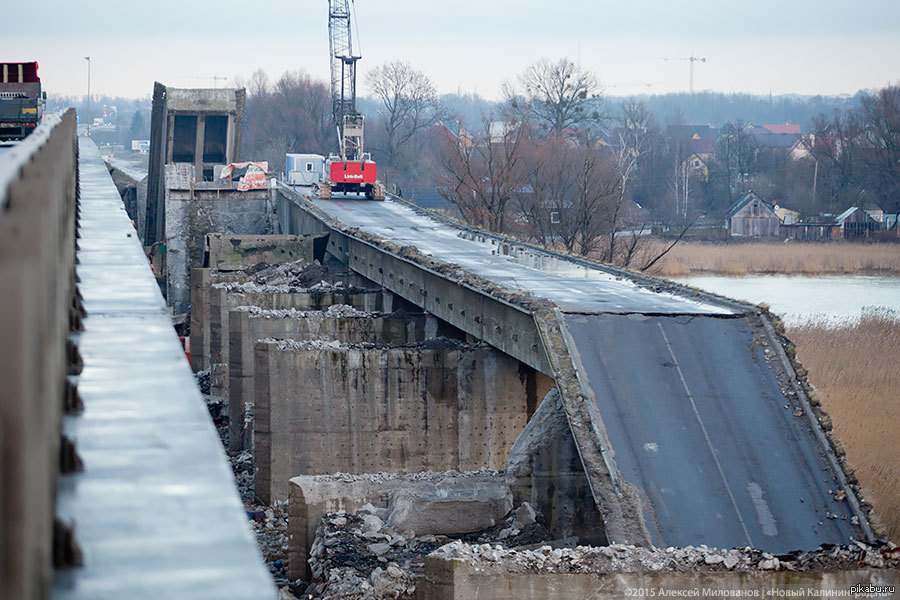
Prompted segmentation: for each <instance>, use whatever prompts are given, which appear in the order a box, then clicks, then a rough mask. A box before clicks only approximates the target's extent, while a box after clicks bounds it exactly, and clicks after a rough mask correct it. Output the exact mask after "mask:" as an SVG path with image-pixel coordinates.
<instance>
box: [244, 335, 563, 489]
mask: <svg viewBox="0 0 900 600" xmlns="http://www.w3.org/2000/svg"><path fill="white" fill-rule="evenodd" d="M255 371H256V376H255V378H256V392H255V409H254V410H255V423H256V425H255V436H254V455H255V459H256V494H257V496H258V497H259V498H260V499H261V500H264V501H267V502H268V501H272V500H283V499H286V498H287V492H288V486H287V481H288V479H289V478H290V477H293V476H296V475H301V474H310V475H312V474H319V473H334V472H349V473H357V474H359V473H372V472H379V471H387V472H394V473H403V472H415V471H444V470H450V469H453V470H475V469H479V468H482V467H489V468H494V469H502V468H503V466H504V465H505V464H506V459H507V456H508V454H509V450H510V448H511V447H512V445H513V443H514V442H515V440H516V439H517V438H518V436H519V433H520V432H521V431H522V429H523V428H524V427H525V424H526V423H527V422H528V419H529V417H530V416H531V415H530V413H529V410H528V409H529V406H528V405H529V401H528V398H529V392H528V389H527V388H528V385H529V379H528V377H524V376H523V377H520V375H519V365H518V361H516V360H515V359H513V358H511V357H508V356H506V355H504V354H502V353H500V352H498V351H497V350H494V349H492V348H488V347H473V346H469V345H464V344H454V345H451V346H449V347H445V348H428V347H427V346H425V347H411V348H375V349H367V348H353V347H349V348H348V347H343V348H327V349H315V348H303V347H302V346H301V347H297V346H294V345H291V344H288V343H283V342H281V343H279V342H268V343H265V342H259V343H257V344H256V367H255ZM532 385H536V386H537V389H536V390H532V397H533V394H534V393H536V392H537V393H545V392H546V390H547V389H549V387H550V386H551V385H552V382H551V381H550V380H549V379H547V378H542V379H541V380H540V382H539V383H533V384H532Z"/></svg>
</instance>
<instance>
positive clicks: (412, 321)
mask: <svg viewBox="0 0 900 600" xmlns="http://www.w3.org/2000/svg"><path fill="white" fill-rule="evenodd" d="M339 314H341V313H340V311H337V312H329V311H327V310H326V311H297V310H293V309H287V310H283V309H274V310H269V309H261V308H258V307H248V306H241V307H237V308H234V309H231V310H230V311H229V330H230V332H229V338H228V339H229V345H230V349H229V352H228V363H229V364H228V405H229V423H230V426H231V430H232V434H233V437H232V443H233V444H235V448H240V447H242V446H246V445H248V444H249V435H246V434H245V435H243V436H239V435H235V434H236V433H237V432H239V431H240V428H241V424H242V423H243V418H242V414H243V413H244V411H245V406H247V405H248V404H249V405H252V404H253V387H254V375H255V361H254V357H253V346H254V343H255V342H256V341H257V340H261V339H265V338H273V339H283V340H296V341H303V340H325V341H327V340H336V341H339V342H341V343H349V344H358V343H373V344H390V345H403V344H407V343H414V342H416V341H420V340H421V339H423V334H422V329H423V323H424V321H425V317H424V315H420V316H415V315H413V316H410V317H409V318H398V317H386V316H384V315H380V314H377V315H374V316H364V315H358V316H348V317H342V316H335V315H339Z"/></svg>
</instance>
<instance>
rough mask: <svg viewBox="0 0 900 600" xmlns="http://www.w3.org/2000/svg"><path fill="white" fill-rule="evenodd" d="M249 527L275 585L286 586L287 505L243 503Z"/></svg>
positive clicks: (283, 503)
mask: <svg viewBox="0 0 900 600" xmlns="http://www.w3.org/2000/svg"><path fill="white" fill-rule="evenodd" d="M244 509H245V510H246V511H247V517H248V518H249V519H250V525H251V526H252V527H253V531H254V533H255V534H256V543H257V544H258V545H259V549H260V552H261V553H262V557H263V560H264V561H265V562H266V565H268V567H269V571H270V572H271V573H272V577H273V578H274V579H275V584H276V585H277V586H278V587H284V586H286V585H287V584H288V575H287V568H288V531H287V525H288V503H287V501H283V502H279V501H275V502H274V503H273V504H272V506H263V505H259V504H248V503H247V502H245V503H244Z"/></svg>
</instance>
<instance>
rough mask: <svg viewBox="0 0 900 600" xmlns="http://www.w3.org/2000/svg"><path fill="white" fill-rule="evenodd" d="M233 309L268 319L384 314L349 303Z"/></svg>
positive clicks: (354, 317) (368, 316) (355, 316)
mask: <svg viewBox="0 0 900 600" xmlns="http://www.w3.org/2000/svg"><path fill="white" fill-rule="evenodd" d="M231 310H233V311H237V312H246V313H250V314H251V315H252V316H254V317H264V318H266V319H309V318H316V317H328V318H344V319H356V318H363V317H366V318H371V317H380V316H382V315H381V313H370V312H366V311H363V310H358V309H356V308H353V307H352V306H350V305H348V304H332V305H331V306H329V307H328V308H327V309H325V310H297V309H296V308H286V309H278V308H276V309H272V308H260V307H259V306H236V307H234V308H232V309H231Z"/></svg>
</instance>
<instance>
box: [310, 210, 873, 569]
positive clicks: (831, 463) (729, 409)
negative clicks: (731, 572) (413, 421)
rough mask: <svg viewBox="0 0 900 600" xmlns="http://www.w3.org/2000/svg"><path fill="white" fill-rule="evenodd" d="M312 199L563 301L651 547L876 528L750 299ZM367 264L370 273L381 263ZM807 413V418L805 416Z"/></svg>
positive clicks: (812, 541)
mask: <svg viewBox="0 0 900 600" xmlns="http://www.w3.org/2000/svg"><path fill="white" fill-rule="evenodd" d="M312 205H314V206H315V208H317V209H319V210H321V211H325V213H327V214H328V215H331V216H332V217H334V218H336V219H337V220H338V221H339V222H340V223H342V224H343V225H345V226H347V227H356V228H359V229H360V230H363V231H365V232H366V233H368V234H372V235H375V236H377V237H379V238H382V239H384V240H388V241H390V242H393V243H395V244H398V245H401V246H405V245H413V246H416V248H417V249H418V250H419V252H421V253H422V254H425V255H427V256H431V257H433V258H435V259H436V260H439V261H442V262H446V263H454V264H457V265H460V266H462V267H464V268H465V269H467V270H469V271H471V272H473V273H475V274H477V275H480V276H481V277H484V278H485V279H487V280H489V281H491V282H492V283H495V284H499V285H502V286H505V287H508V288H512V289H517V288H518V289H522V290H527V291H530V292H532V293H533V294H534V295H535V296H536V297H539V298H545V299H547V300H550V301H552V302H554V303H555V304H556V305H557V306H559V308H560V309H561V310H562V313H563V316H564V322H565V328H566V329H567V330H568V331H567V332H565V333H566V335H567V338H568V340H569V341H570V344H571V347H570V349H569V350H570V354H572V359H573V362H574V364H575V366H576V369H577V370H578V371H579V379H580V381H581V382H582V383H583V385H584V387H586V388H587V390H586V392H587V395H588V396H590V400H591V402H592V403H593V408H595V410H594V411H593V414H594V415H596V416H597V417H599V420H600V421H601V422H600V423H599V424H596V423H595V429H594V431H595V433H596V434H597V435H596V436H595V437H605V438H606V439H605V440H600V446H601V448H603V447H604V446H608V449H607V452H608V454H609V457H610V458H611V459H612V460H613V461H614V463H615V466H614V468H613V469H612V471H613V476H618V477H619V478H621V485H620V486H619V489H618V492H617V493H621V492H622V489H623V487H627V488H630V489H631V490H633V491H635V492H636V494H637V496H639V497H640V498H641V501H642V502H641V504H642V506H643V519H642V521H643V523H642V524H643V527H645V534H646V537H645V538H644V539H645V540H646V541H649V542H650V543H652V544H654V545H656V546H669V545H672V546H686V545H690V544H693V545H699V544H707V545H711V546H712V545H715V546H719V547H732V546H746V545H751V546H754V547H758V548H762V549H766V550H769V551H771V552H787V551H790V550H795V549H813V548H815V547H817V546H819V545H820V544H822V543H832V544H837V543H846V542H847V541H848V540H850V539H851V538H856V539H862V538H863V537H864V536H865V531H864V529H863V528H860V527H859V526H857V525H855V524H854V523H853V522H852V521H853V519H852V517H853V516H854V515H856V516H857V517H858V518H861V519H862V521H863V526H864V527H866V526H867V524H866V523H865V516H864V515H862V514H861V513H859V511H858V510H857V511H854V509H855V508H858V507H856V506H855V505H854V506H853V507H851V505H850V504H848V501H847V500H844V501H842V502H836V501H834V499H833V497H832V496H831V495H829V490H838V489H843V488H846V481H845V479H844V475H843V473H842V472H840V468H839V467H838V466H837V462H836V461H835V459H834V456H833V455H832V454H830V452H831V451H830V449H829V448H827V446H826V444H824V443H823V437H822V432H821V430H818V431H817V427H818V426H817V425H816V424H815V420H814V418H813V417H811V415H809V414H806V413H807V409H808V406H807V407H805V408H804V407H803V406H801V404H800V400H799V399H798V398H796V397H795V396H791V395H785V392H784V391H783V390H782V385H786V382H787V380H788V379H789V376H790V375H791V374H792V373H791V374H787V373H785V372H784V368H783V365H779V364H778V361H777V355H776V354H777V353H776V352H775V350H774V349H773V348H769V347H768V346H767V344H768V343H769V342H767V341H766V338H765V335H764V333H763V326H762V324H761V322H760V319H761V318H760V317H759V316H758V315H757V314H756V313H755V311H754V310H753V309H752V307H749V306H747V307H742V306H741V305H739V304H738V303H730V302H719V301H717V300H715V299H708V298H700V299H698V298H693V297H690V294H689V293H685V292H684V291H682V292H680V293H679V292H676V291H664V292H658V291H654V290H652V289H649V288H648V286H647V285H645V282H640V281H634V280H632V279H631V278H630V277H628V276H623V274H621V273H618V272H616V271H614V270H604V269H602V268H599V267H592V266H589V265H586V264H584V263H582V262H578V261H575V260H568V259H566V258H565V257H561V256H560V255H557V254H555V253H549V252H542V251H540V250H537V249H534V248H532V247H526V246H521V245H516V244H515V243H509V242H505V241H503V240H501V239H499V238H496V237H493V236H489V235H485V234H478V233H477V232H476V233H473V232H472V231H471V230H469V229H465V228H462V227H455V226H453V225H451V224H449V223H448V222H446V221H444V220H437V219H433V218H430V217H429V216H427V215H425V214H422V213H421V212H420V211H417V210H416V209H414V208H412V207H410V206H409V205H406V204H405V203H400V202H393V201H391V200H388V201H385V202H365V201H359V200H343V199H333V200H315V201H312ZM292 233H299V232H293V231H292ZM345 233H346V232H345ZM350 264H351V267H353V261H352V260H351V263H350ZM368 267H369V268H368V269H367V271H368V272H363V273H362V274H364V275H367V276H370V277H371V276H373V273H374V272H375V269H376V268H377V273H382V271H383V269H382V268H380V267H377V265H375V266H374V267H373V265H371V264H370V265H369V266H368ZM386 268H387V267H386ZM361 272H362V270H361ZM384 273H385V277H387V271H386V270H384ZM663 287H665V286H663ZM409 299H414V298H413V297H410V298H409ZM770 340H771V343H772V345H774V344H775V340H774V338H770ZM488 341H490V340H488ZM778 350H779V351H780V350H781V349H780V347H779V348H778ZM779 374H780V376H781V378H782V382H781V383H780V382H779ZM797 408H800V409H801V411H804V417H803V418H799V417H795V416H794V410H795V409H797ZM577 437H578V436H576V438H577ZM602 452H603V450H601V453H602ZM847 491H848V495H850V496H852V493H850V490H847ZM601 495H602V494H601ZM601 502H602V501H601ZM833 515H837V516H838V517H839V518H829V517H830V516H833ZM841 517H842V518H841ZM618 541H622V540H618ZM628 541H635V540H634V538H633V537H632V538H631V539H629V540H628Z"/></svg>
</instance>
